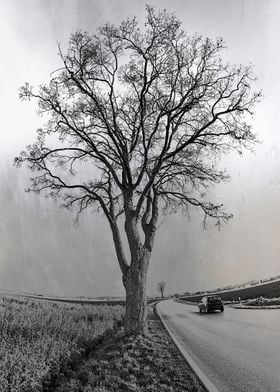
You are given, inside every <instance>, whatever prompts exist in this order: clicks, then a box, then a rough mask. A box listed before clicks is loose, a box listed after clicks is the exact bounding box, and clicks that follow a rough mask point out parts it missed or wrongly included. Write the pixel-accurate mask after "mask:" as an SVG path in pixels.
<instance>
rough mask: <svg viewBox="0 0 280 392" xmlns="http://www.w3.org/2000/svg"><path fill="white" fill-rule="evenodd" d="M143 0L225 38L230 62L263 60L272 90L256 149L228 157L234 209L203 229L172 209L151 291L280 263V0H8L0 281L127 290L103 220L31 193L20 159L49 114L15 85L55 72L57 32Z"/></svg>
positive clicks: (190, 26)
mask: <svg viewBox="0 0 280 392" xmlns="http://www.w3.org/2000/svg"><path fill="white" fill-rule="evenodd" d="M145 3H148V4H151V5H154V6H155V7H156V8H166V9H167V10H170V11H174V12H175V13H176V14H177V15H178V17H179V18H180V19H181V20H182V27H183V28H184V29H185V30H186V31H187V32H188V33H190V34H193V33H196V32H197V33H199V34H202V35H204V36H209V37H211V38H215V37H217V36H222V37H223V38H224V39H225V41H226V43H227V50H225V52H224V58H225V60H226V61H229V62H231V63H236V64H240V63H242V64H249V63H252V64H254V66H255V73H256V75H257V76H258V88H260V89H262V90H263V95H264V99H263V101H262V102H261V103H260V104H259V105H258V106H257V108H256V115H255V119H254V130H255V132H256V133H258V136H259V139H260V140H261V141H262V143H261V144H260V145H259V146H257V148H256V151H255V154H251V153H245V154H244V155H243V156H242V157H240V156H234V155H232V156H230V157H227V158H226V159H223V161H222V163H221V164H222V166H224V167H227V168H228V170H229V172H230V173H231V175H232V181H231V183H229V184H225V185H221V186H219V187H217V188H215V189H213V190H211V193H210V194H209V196H211V197H212V198H213V199H214V200H218V201H221V202H223V203H224V205H225V207H226V209H227V210H228V212H232V213H233V214H234V218H233V220H232V221H231V222H230V223H228V224H227V225H226V226H223V227H222V229H221V230H220V231H217V229H216V228H214V227H213V226H211V225H210V226H209V227H208V230H206V231H205V230H203V227H202V223H201V215H200V214H199V213H197V212H195V211H194V212H193V213H192V215H191V219H189V218H188V217H186V216H183V217H182V216H181V215H180V214H177V215H172V216H169V217H165V218H164V220H163V222H162V225H161V227H160V229H159V232H158V235H157V239H156V242H155V250H154V253H153V256H152V260H151V266H150V274H149V284H148V291H149V294H155V293H156V285H157V282H158V281H160V280H165V281H166V284H167V290H168V291H169V292H171V293H174V292H182V291H186V290H188V291H196V290H200V289H209V288H215V287H219V286H224V285H227V284H232V283H241V282H244V281H247V280H251V279H260V278H265V277H270V276H273V275H279V274H280V241H279V233H280V207H279V200H280V154H279V152H280V122H279V120H278V116H279V107H280V95H279V87H280V72H279V69H280V55H279V53H280V51H279V46H280V44H279V36H280V3H279V1H277V0H266V1H263V0H243V1H242V0H227V1H224V0H172V1H170V0H157V1H148V0H147V1H136V0H114V1H112V0H111V1H109V0H108V1H106V0H102V1H100V0H99V1H98V0H0V18H1V20H0V37H1V51H2V54H1V62H0V67H1V70H0V86H1V93H0V108H1V114H2V115H1V123H0V142H1V158H0V179H1V185H2V186H1V188H0V249H1V252H0V288H5V289H11V290H24V291H33V292H41V293H48V294H55V295H87V296H99V295H122V294H123V289H122V284H121V276H120V272H119V267H118V265H117V261H116V258H115V255H114V249H113V245H112V241H111V236H110V233H109V230H108V227H107V223H106V222H105V221H104V219H103V218H102V217H100V216H97V215H93V214H91V213H86V214H84V216H83V217H82V218H81V221H80V224H79V225H74V224H73V216H72V215H71V213H70V212H67V211H63V210H60V209H59V207H58V206H57V205H56V204H55V203H54V202H53V201H52V200H49V199H45V198H44V197H35V196H32V195H30V194H26V193H24V191H23V190H24V188H25V187H27V186H28V176H29V173H28V172H27V171H26V170H24V169H15V168H14V167H13V166H12V158H13V157H14V156H15V155H17V154H18V153H19V151H20V150H22V149H23V148H24V147H25V145H26V144H29V143H31V142H32V141H33V139H34V135H35V130H36V128H38V127H40V126H42V125H43V124H44V121H45V120H44V118H42V117H38V116H37V115H36V107H35V106H34V104H33V103H22V102H20V101H19V99H18V89H19V87H20V86H21V85H23V84H24V82H26V81H28V82H30V83H31V84H32V85H34V86H36V85H38V84H40V83H42V82H46V81H48V80H49V77H50V73H51V72H52V71H54V70H55V69H56V68H58V67H59V66H60V63H59V59H58V56H57V42H59V43H60V44H61V45H62V48H67V41H68V39H69V36H70V34H71V33H72V32H74V31H76V30H77V29H81V30H86V31H89V32H95V29H96V28H97V27H98V26H100V25H102V24H104V23H105V22H107V21H110V22H116V23H117V22H119V21H121V20H122V19H124V18H126V17H132V16H135V15H136V16H137V17H138V18H139V20H141V21H143V19H144V17H145Z"/></svg>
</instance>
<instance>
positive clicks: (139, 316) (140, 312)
mask: <svg viewBox="0 0 280 392" xmlns="http://www.w3.org/2000/svg"><path fill="white" fill-rule="evenodd" d="M149 259H150V252H148V251H142V252H141V254H139V255H138V258H137V259H136V260H133V261H132V263H131V265H130V267H129V268H128V269H127V271H126V273H125V274H124V276H123V283H124V286H125V290H126V312H125V331H126V333H127V334H133V335H138V334H145V333H146V332H147V329H148V321H147V298H146V281H147V271H148V264H149Z"/></svg>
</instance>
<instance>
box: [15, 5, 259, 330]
mask: <svg viewBox="0 0 280 392" xmlns="http://www.w3.org/2000/svg"><path fill="white" fill-rule="evenodd" d="M223 48H224V44H223V40H222V39H220V38H219V39H217V40H215V41H212V40H210V39H208V38H206V39H204V38H202V37H201V36H198V35H195V36H188V35H186V33H185V32H184V31H183V30H182V29H181V26H180V22H179V21H178V19H177V18H176V16H175V15H173V14H169V13H168V12H167V11H165V10H164V11H160V12H156V11H155V10H154V9H153V8H150V7H147V18H146V24H145V26H142V27H141V26H140V27H139V25H138V23H137V21H136V19H135V18H134V19H128V20H125V21H123V22H122V23H121V24H120V25H118V26H114V25H110V24H106V25H105V26H103V27H102V28H100V29H99V30H98V32H97V34H96V35H92V36H91V35H89V34H87V33H83V32H77V33H75V34H73V35H72V36H71V38H70V41H69V48H68V51H67V52H66V53H65V54H64V53H63V51H62V50H61V49H60V48H59V55H60V58H61V61H62V68H61V69H59V70H57V71H55V72H54V73H53V74H52V78H51V80H50V81H49V83H47V84H46V85H41V86H40V87H39V88H38V90H37V91H35V90H34V89H33V88H32V87H31V86H30V85H29V84H26V85H25V86H24V87H22V88H21V92H20V97H21V98H22V99H27V100H29V99H33V98H34V99H35V100H37V102H38V107H39V112H40V113H42V114H45V115H47V118H48V123H47V124H46V126H45V127H44V128H42V129H39V130H38V131H37V133H38V137H37V140H36V141H35V142H34V144H31V145H29V146H28V147H27V148H26V150H25V151H23V152H22V153H21V154H20V156H19V157H17V158H16V159H15V163H16V164H17V165H18V166H20V165H21V164H22V163H23V162H27V163H28V165H29V167H30V168H31V170H32V171H33V173H34V175H33V178H32V179H31V185H30V188H29V190H30V191H33V192H35V193H40V192H42V191H45V192H47V193H49V194H50V195H51V196H53V197H54V198H60V200H61V203H62V205H63V206H64V207H66V208H70V209H71V208H74V207H76V208H77V211H78V213H80V212H82V211H83V210H85V209H92V210H96V211H99V210H101V211H103V213H104V215H105V217H106V218H107V220H108V223H109V226H110V228H111V231H112V236H113V240H114V244H115V250H116V256H117V259H118V262H119V265H120V269H121V272H122V277H123V284H124V287H125V290H126V316H125V328H126V331H127V332H129V333H143V332H145V331H146V327H147V310H146V277H147V271H148V265H149V260H150V256H151V253H152V249H153V244H154V238H155V233H156V229H157V223H158V218H159V214H160V213H165V212H168V211H172V212H174V211H177V210H178V209H181V208H182V209H186V210H188V209H189V207H191V206H195V207H199V208H201V209H202V211H203V212H204V214H205V217H212V218H214V219H215V220H216V221H217V223H218V224H219V223H220V222H222V221H227V220H228V219H229V218H230V217H231V215H229V214H227V213H226V212H224V211H223V208H222V205H216V204H213V203H211V202H210V201H208V200H207V187H208V186H209V185H213V184H216V183H220V182H222V181H225V180H227V178H228V176H227V174H226V172H224V171H222V170H218V169H217V166H216V163H217V160H218V159H219V157H220V155H221V153H228V152H229V151H230V150H237V151H241V150H242V147H244V146H245V147H247V148H250V147H251V146H252V144H253V143H254V141H255V136H254V134H253V133H252V131H251V126H250V122H249V120H250V116H251V114H252V110H253V108H254V105H255V103H256V102H257V101H258V98H259V96H260V94H258V93H254V92H251V87H250V85H251V84H252V82H253V81H254V75H253V73H252V69H251V68H250V67H244V66H230V65H227V64H224V63H223V61H222V60H221V51H222V50H223ZM122 227H124V230H122ZM123 236H126V238H127V242H128V245H129V249H128V251H125V249H124V246H123Z"/></svg>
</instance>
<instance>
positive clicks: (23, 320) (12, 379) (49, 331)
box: [0, 296, 124, 392]
mask: <svg viewBox="0 0 280 392" xmlns="http://www.w3.org/2000/svg"><path fill="white" fill-rule="evenodd" d="M123 313H124V308H123V306H107V305H98V306H90V305H77V304H75V305H73V304H58V303H54V302H47V301H42V300H34V299H32V300H31V299H23V298H19V297H16V296H0V392H7V391H9V392H53V391H54V389H55V387H56V385H57V382H58V380H59V378H60V377H61V375H62V374H64V373H65V372H67V371H68V369H69V368H71V367H72V366H74V365H75V364H76V363H78V362H79V361H81V360H82V358H86V356H87V355H88V354H89V353H90V352H92V351H93V349H94V348H95V345H96V344H97V343H98V342H99V341H100V340H102V338H104V336H106V334H107V333H108V331H110V330H112V329H113V328H114V326H115V325H116V323H118V322H120V320H121V319H122V317H123Z"/></svg>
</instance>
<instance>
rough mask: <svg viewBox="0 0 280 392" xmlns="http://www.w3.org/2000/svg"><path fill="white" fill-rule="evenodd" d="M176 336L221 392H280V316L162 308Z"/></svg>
mask: <svg viewBox="0 0 280 392" xmlns="http://www.w3.org/2000/svg"><path fill="white" fill-rule="evenodd" d="M158 310H159V312H160V313H161V315H162V317H163V319H164V321H165V322H166V323H167V325H168V327H169V328H170V330H171V331H172V332H173V333H174V334H175V336H176V338H177V339H178V340H179V342H180V343H181V344H182V346H183V347H184V348H185V349H186V351H187V353H188V354H189V355H190V357H191V358H192V359H193V360H194V361H195V362H196V364H197V365H198V366H199V368H200V369H201V370H202V371H203V372H204V374H205V375H206V376H207V377H208V378H209V380H210V381H211V382H212V383H213V384H214V385H215V386H216V388H217V389H218V390H219V391H221V392H280V310H251V309H249V310H243V309H242V310H237V309H233V308H230V307H227V306H226V307H225V311H224V313H220V312H215V313H210V314H206V313H202V314H201V313H199V311H198V308H197V307H196V306H193V305H186V304H181V303H177V302H174V301H172V300H168V301H163V302H160V303H159V304H158Z"/></svg>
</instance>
